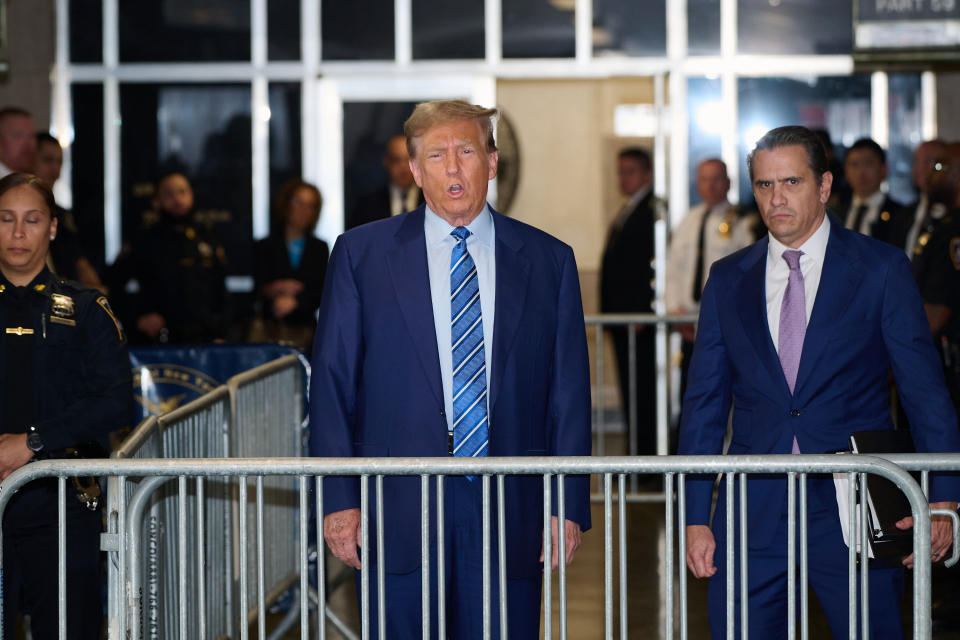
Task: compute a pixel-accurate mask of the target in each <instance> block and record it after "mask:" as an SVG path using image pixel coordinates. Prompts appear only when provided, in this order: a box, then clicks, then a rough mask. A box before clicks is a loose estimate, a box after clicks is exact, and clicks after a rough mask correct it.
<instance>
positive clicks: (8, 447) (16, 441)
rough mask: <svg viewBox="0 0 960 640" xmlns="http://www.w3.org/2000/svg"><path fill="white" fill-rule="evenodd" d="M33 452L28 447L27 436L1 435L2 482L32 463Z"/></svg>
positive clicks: (0, 473) (23, 434) (0, 475)
mask: <svg viewBox="0 0 960 640" xmlns="http://www.w3.org/2000/svg"><path fill="white" fill-rule="evenodd" d="M32 457H33V451H31V450H30V447H28V446H27V434H25V433H4V434H0V480H6V478H7V476H8V475H10V474H11V473H13V472H14V471H16V470H17V469H19V468H20V467H22V466H23V465H25V464H27V463H28V462H30V458H32Z"/></svg>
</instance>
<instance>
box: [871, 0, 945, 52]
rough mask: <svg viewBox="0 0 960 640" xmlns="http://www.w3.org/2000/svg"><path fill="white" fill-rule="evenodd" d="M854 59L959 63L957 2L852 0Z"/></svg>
mask: <svg viewBox="0 0 960 640" xmlns="http://www.w3.org/2000/svg"><path fill="white" fill-rule="evenodd" d="M853 15H854V26H853V29H854V50H855V51H854V53H855V55H856V56H857V57H858V59H868V60H869V59H870V58H876V57H880V58H884V59H898V58H899V59H903V60H914V61H923V60H930V61H937V60H960V0H854V3H853Z"/></svg>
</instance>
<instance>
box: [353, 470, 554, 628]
mask: <svg viewBox="0 0 960 640" xmlns="http://www.w3.org/2000/svg"><path fill="white" fill-rule="evenodd" d="M444 489H445V491H444V515H445V519H444V547H445V548H444V576H445V591H446V593H445V600H446V607H445V609H444V612H445V617H446V620H445V630H446V633H445V636H446V637H447V638H456V639H457V640H461V639H468V640H469V639H470V638H482V637H483V555H482V551H481V550H482V545H483V520H482V509H481V505H482V492H483V489H482V482H481V479H480V477H475V478H474V479H473V480H467V479H466V478H464V477H461V476H448V477H447V478H446V479H445V485H444ZM490 502H491V505H495V504H496V487H495V484H494V483H493V481H492V480H491V491H490ZM413 515H414V514H411V524H413V522H417V523H418V522H419V518H416V519H415V520H414V518H413V517H412V516H413ZM490 524H491V532H490V545H491V548H490V599H491V603H490V637H491V638H494V639H498V638H500V596H499V594H500V587H499V578H498V573H497V571H498V566H499V563H498V557H497V537H496V526H497V523H496V518H495V516H494V515H491V519H490ZM387 526H389V525H387ZM415 526H416V525H415ZM431 528H432V529H433V531H436V523H435V522H432V523H431ZM506 533H507V537H508V538H509V536H510V532H509V531H507V532H506ZM370 539H371V540H374V539H375V537H374V536H372V535H371V536H370ZM431 547H432V548H431V553H430V637H431V638H438V637H439V635H438V628H439V626H438V621H437V610H438V609H437V603H438V598H437V595H438V594H437V552H436V551H437V550H436V545H435V541H434V542H432V543H431ZM408 552H409V553H416V554H418V555H419V552H420V550H419V549H409V550H408ZM371 557H372V556H371ZM355 573H356V588H357V602H358V606H359V603H360V598H361V594H362V591H361V579H360V575H361V574H360V572H359V571H357V572H355ZM384 580H385V591H384V600H385V605H386V606H385V607H384V609H385V612H386V615H385V624H386V637H387V638H390V639H391V640H393V639H395V638H396V639H398V640H406V639H409V640H420V638H422V637H423V619H422V615H421V585H422V572H421V570H420V569H417V570H414V571H411V572H410V573H406V574H391V573H386V574H385V579H384ZM369 581H370V583H369V593H370V596H369V598H370V600H369V602H370V614H369V616H370V637H371V638H376V637H378V636H377V633H378V625H377V568H376V565H375V563H374V562H371V567H370V575H369ZM542 584H543V580H542V576H534V577H528V578H508V579H507V625H508V635H509V637H510V638H520V639H526V638H530V639H531V640H532V639H535V638H537V637H539V633H540V599H541V593H542ZM361 615H362V613H361Z"/></svg>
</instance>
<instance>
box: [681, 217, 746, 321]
mask: <svg viewBox="0 0 960 640" xmlns="http://www.w3.org/2000/svg"><path fill="white" fill-rule="evenodd" d="M730 207H731V205H730V203H729V202H727V201H726V200H724V201H723V202H721V203H719V204H717V205H715V206H714V207H712V208H711V209H710V211H706V205H704V204H699V205H697V206H695V207H694V208H693V209H691V210H690V211H689V212H687V215H685V216H684V217H683V218H682V219H681V220H680V223H679V224H678V225H677V227H676V229H674V230H673V233H672V234H671V235H670V245H669V247H668V248H667V271H666V290H665V292H664V293H665V296H666V303H667V310H668V311H672V310H674V309H686V310H687V311H690V312H695V311H696V310H697V308H698V307H699V306H700V305H699V303H697V302H696V301H694V299H693V285H694V280H695V279H696V277H697V274H696V271H697V258H698V256H699V253H700V221H701V220H702V219H703V216H704V214H706V215H707V220H706V223H705V226H704V228H703V274H702V280H701V285H704V284H706V283H707V275H708V274H709V273H710V266H711V265H712V264H713V263H714V262H716V261H717V260H719V259H720V258H723V257H726V256H728V255H730V254H731V253H733V252H734V251H738V250H740V249H743V248H744V247H748V246H750V245H751V244H753V242H754V237H753V228H752V226H753V222H754V221H755V218H754V217H753V216H744V217H737V218H734V219H733V222H732V225H731V229H730V231H729V233H727V234H722V233H721V232H720V225H721V224H722V223H723V222H724V221H725V218H726V213H727V211H728V210H729V209H730Z"/></svg>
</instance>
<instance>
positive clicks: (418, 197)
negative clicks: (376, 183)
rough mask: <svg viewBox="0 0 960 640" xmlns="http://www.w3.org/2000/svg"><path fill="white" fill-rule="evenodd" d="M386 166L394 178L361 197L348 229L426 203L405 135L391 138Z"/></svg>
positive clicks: (384, 166) (351, 215) (387, 149)
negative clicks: (414, 174) (414, 172)
mask: <svg viewBox="0 0 960 640" xmlns="http://www.w3.org/2000/svg"><path fill="white" fill-rule="evenodd" d="M383 168H384V169H386V170H387V175H388V176H390V182H388V183H387V184H386V185H384V186H383V187H382V188H380V189H377V190H376V191H374V192H373V193H369V194H367V195H365V196H363V197H362V198H360V199H359V200H358V201H357V204H356V205H355V206H354V208H353V211H352V212H351V214H350V219H349V220H347V229H352V228H353V227H358V226H360V225H361V224H366V223H368V222H373V221H374V220H383V219H384V218H389V217H390V216H398V215H400V214H401V213H404V212H406V211H413V210H414V209H416V208H417V207H419V206H420V205H421V204H423V194H421V193H420V187H418V186H417V184H416V182H414V180H413V173H412V172H411V171H410V156H409V155H408V154H407V139H406V137H405V136H402V135H396V136H393V137H392V138H390V140H388V141H387V147H386V149H384V153H383Z"/></svg>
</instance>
